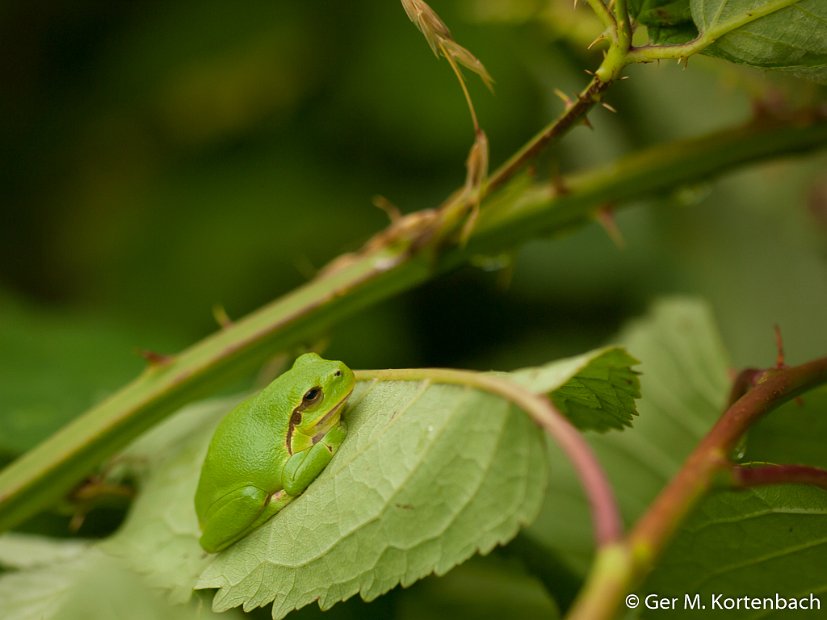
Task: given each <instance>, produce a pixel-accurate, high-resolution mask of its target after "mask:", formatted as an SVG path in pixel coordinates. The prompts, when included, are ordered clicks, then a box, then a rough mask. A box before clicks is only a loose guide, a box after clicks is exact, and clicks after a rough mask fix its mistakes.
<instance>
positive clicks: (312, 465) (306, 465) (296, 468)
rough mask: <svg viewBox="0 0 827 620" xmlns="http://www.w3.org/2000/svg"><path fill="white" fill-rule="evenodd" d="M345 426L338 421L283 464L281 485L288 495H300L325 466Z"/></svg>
mask: <svg viewBox="0 0 827 620" xmlns="http://www.w3.org/2000/svg"><path fill="white" fill-rule="evenodd" d="M346 434H347V427H346V426H345V424H344V422H340V423H339V424H337V425H336V426H334V427H333V428H331V429H330V430H329V431H328V432H327V434H325V436H324V437H322V438H321V439H320V440H319V441H318V442H316V443H315V444H314V445H313V447H312V448H310V449H308V450H302V451H301V452H297V453H296V454H294V455H293V456H291V457H290V458H289V459H287V463H285V465H284V471H283V472H282V486H283V487H284V490H285V491H287V492H288V493H289V494H290V495H293V496H296V495H300V494H301V493H302V492H303V491H304V490H305V489H306V488H307V487H309V486H310V483H311V482H313V481H314V480H315V479H316V478H317V477H318V476H319V474H320V473H322V470H323V469H324V468H325V467H327V464H328V463H330V460H331V459H332V458H333V455H334V454H335V453H336V450H338V449H339V446H341V445H342V442H343V441H344V440H345V435H346Z"/></svg>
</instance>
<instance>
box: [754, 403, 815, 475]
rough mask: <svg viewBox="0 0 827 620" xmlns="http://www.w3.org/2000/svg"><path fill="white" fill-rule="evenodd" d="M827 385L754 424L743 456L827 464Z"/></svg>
mask: <svg viewBox="0 0 827 620" xmlns="http://www.w3.org/2000/svg"><path fill="white" fill-rule="evenodd" d="M825 443H827V388H824V387H822V388H820V389H817V390H812V391H810V392H807V393H806V394H804V396H802V397H801V398H798V399H795V400H793V401H790V402H789V403H787V404H785V405H784V406H783V407H781V408H779V409H778V410H776V411H772V412H770V413H769V414H768V415H767V416H765V417H764V418H763V419H762V420H760V421H759V422H758V424H756V425H755V426H753V427H752V428H751V429H750V431H749V435H748V436H747V441H746V444H745V454H744V460H747V461H765V462H771V463H789V464H797V465H812V466H814V467H823V468H827V450H825V448H824V446H825Z"/></svg>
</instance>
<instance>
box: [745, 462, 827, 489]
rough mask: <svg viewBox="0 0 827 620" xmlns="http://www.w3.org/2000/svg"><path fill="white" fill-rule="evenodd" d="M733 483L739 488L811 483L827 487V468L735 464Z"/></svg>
mask: <svg viewBox="0 0 827 620" xmlns="http://www.w3.org/2000/svg"><path fill="white" fill-rule="evenodd" d="M730 472H731V473H732V483H733V484H734V485H735V486H736V487H739V488H749V487H757V486H764V485H768V484H811V485H814V486H819V487H822V488H824V489H827V470H824V469H821V468H820V467H811V466H809V465H733V466H732V468H731V469H730Z"/></svg>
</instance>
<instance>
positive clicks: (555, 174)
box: [551, 164, 569, 196]
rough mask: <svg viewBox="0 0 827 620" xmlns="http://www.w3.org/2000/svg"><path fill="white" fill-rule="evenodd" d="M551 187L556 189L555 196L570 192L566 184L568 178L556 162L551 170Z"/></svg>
mask: <svg viewBox="0 0 827 620" xmlns="http://www.w3.org/2000/svg"><path fill="white" fill-rule="evenodd" d="M551 188H552V190H554V195H555V196H562V195H564V194H568V193H569V188H568V186H567V185H566V180H565V179H564V178H563V175H562V174H560V168H559V167H558V166H557V165H556V164H554V165H553V166H552V170H551Z"/></svg>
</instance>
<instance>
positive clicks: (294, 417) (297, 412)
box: [287, 387, 324, 456]
mask: <svg viewBox="0 0 827 620" xmlns="http://www.w3.org/2000/svg"><path fill="white" fill-rule="evenodd" d="M314 389H317V390H319V391H320V392H321V398H322V399H324V390H322V388H321V387H317V388H314ZM317 400H318V399H316V400H313V401H311V402H305V401H304V399H302V402H300V403H299V405H298V407H296V408H295V409H293V412H292V413H291V414H290V423H289V424H288V425H287V454H289V455H290V456H293V446H292V445H291V444H292V441H293V430H294V429H295V428H296V426H298V425H299V424H301V423H302V411H304V410H305V409H307V408H308V407H309V406H310V405H312V404H314V403H316V402H317Z"/></svg>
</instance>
